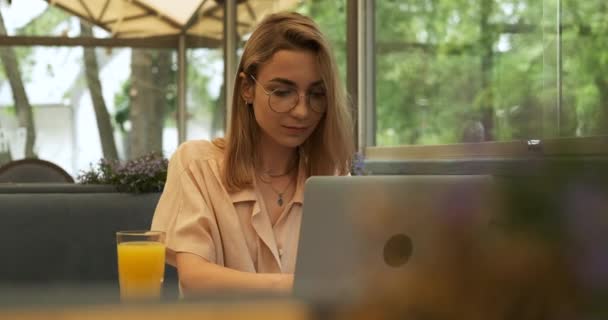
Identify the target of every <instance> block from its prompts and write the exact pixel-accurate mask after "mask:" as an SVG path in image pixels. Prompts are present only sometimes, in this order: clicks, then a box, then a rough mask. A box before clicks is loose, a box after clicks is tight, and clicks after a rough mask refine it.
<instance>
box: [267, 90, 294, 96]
mask: <svg viewBox="0 0 608 320" xmlns="http://www.w3.org/2000/svg"><path fill="white" fill-rule="evenodd" d="M292 93H293V90H289V89H275V90H274V91H273V92H272V94H274V95H275V96H277V97H287V96H289V95H291V94H292Z"/></svg>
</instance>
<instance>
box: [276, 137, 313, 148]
mask: <svg viewBox="0 0 608 320" xmlns="http://www.w3.org/2000/svg"><path fill="white" fill-rule="evenodd" d="M307 138H308V137H306V138H302V137H281V138H280V139H277V142H278V143H279V144H280V145H282V146H284V147H287V148H297V147H299V146H301V145H302V144H303V143H304V142H305V141H306V139H307Z"/></svg>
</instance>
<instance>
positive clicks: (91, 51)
mask: <svg viewBox="0 0 608 320" xmlns="http://www.w3.org/2000/svg"><path fill="white" fill-rule="evenodd" d="M80 33H81V34H82V36H84V37H93V30H92V29H91V27H90V26H88V25H87V24H85V23H83V22H80ZM84 67H85V73H86V79H87V84H88V86H89V92H90V93H91V100H92V101H93V109H94V110H95V118H96V119H97V130H98V131H99V140H100V141H101V149H102V151H103V157H104V158H105V159H107V160H118V153H117V151H116V142H115V141H114V128H113V127H112V122H111V121H110V114H109V113H108V109H107V108H106V103H105V101H104V100H103V95H102V93H101V92H102V91H101V81H99V66H98V64H97V56H96V55H95V48H88V47H85V48H84Z"/></svg>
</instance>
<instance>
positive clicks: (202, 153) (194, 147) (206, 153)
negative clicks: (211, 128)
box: [174, 139, 224, 167]
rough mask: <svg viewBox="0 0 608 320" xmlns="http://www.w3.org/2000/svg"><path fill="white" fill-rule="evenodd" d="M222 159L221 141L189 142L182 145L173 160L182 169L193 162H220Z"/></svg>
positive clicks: (222, 148)
mask: <svg viewBox="0 0 608 320" xmlns="http://www.w3.org/2000/svg"><path fill="white" fill-rule="evenodd" d="M223 157H224V147H223V139H215V140H213V141H208V140H189V141H186V142H184V143H182V144H181V145H180V146H179V147H178V148H177V151H175V155H174V158H176V159H179V162H181V164H182V165H183V166H184V167H187V166H188V164H190V163H191V162H193V161H208V160H216V161H221V160H222V159H223Z"/></svg>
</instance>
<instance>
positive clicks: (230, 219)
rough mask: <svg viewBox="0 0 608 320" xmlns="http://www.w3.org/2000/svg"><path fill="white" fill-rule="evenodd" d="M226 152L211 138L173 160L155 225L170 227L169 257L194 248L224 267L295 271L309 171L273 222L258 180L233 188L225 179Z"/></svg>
mask: <svg viewBox="0 0 608 320" xmlns="http://www.w3.org/2000/svg"><path fill="white" fill-rule="evenodd" d="M222 162H223V151H222V150H221V149H219V148H217V147H216V146H215V145H213V144H212V143H211V142H208V141H203V140H198V141H189V142H186V143H184V144H182V145H181V146H180V147H179V148H178V150H177V151H176V152H175V154H174V155H173V156H172V158H171V161H170V162H169V171H168V174H167V182H166V184H165V189H164V191H163V194H162V196H161V198H160V201H159V203H158V205H157V207H156V211H155V213H154V218H153V220H152V228H151V229H152V230H161V231H165V232H166V244H167V262H168V263H170V264H172V265H175V263H176V262H175V254H176V253H177V252H189V253H193V254H196V255H199V256H201V257H203V258H204V259H205V260H207V261H209V262H212V263H215V264H218V265H220V266H224V267H228V268H232V269H236V270H240V271H246V272H260V273H279V272H282V273H293V272H294V269H295V261H296V255H297V252H296V251H297V247H298V239H299V234H300V222H301V220H302V200H303V196H304V180H305V175H304V170H303V166H302V164H300V167H299V173H298V181H297V184H296V191H295V194H294V196H293V199H292V200H291V201H290V202H289V203H287V204H286V206H285V209H284V211H283V212H282V214H281V215H280V217H279V218H278V219H277V221H276V223H275V225H272V224H271V222H270V218H269V216H268V213H267V211H266V208H265V205H264V201H262V195H261V194H260V193H259V191H258V190H257V188H256V187H255V185H254V186H253V188H249V189H244V190H241V191H239V192H236V193H228V192H227V191H226V189H225V188H224V186H223V184H222V182H221V179H220V167H221V165H222Z"/></svg>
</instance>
